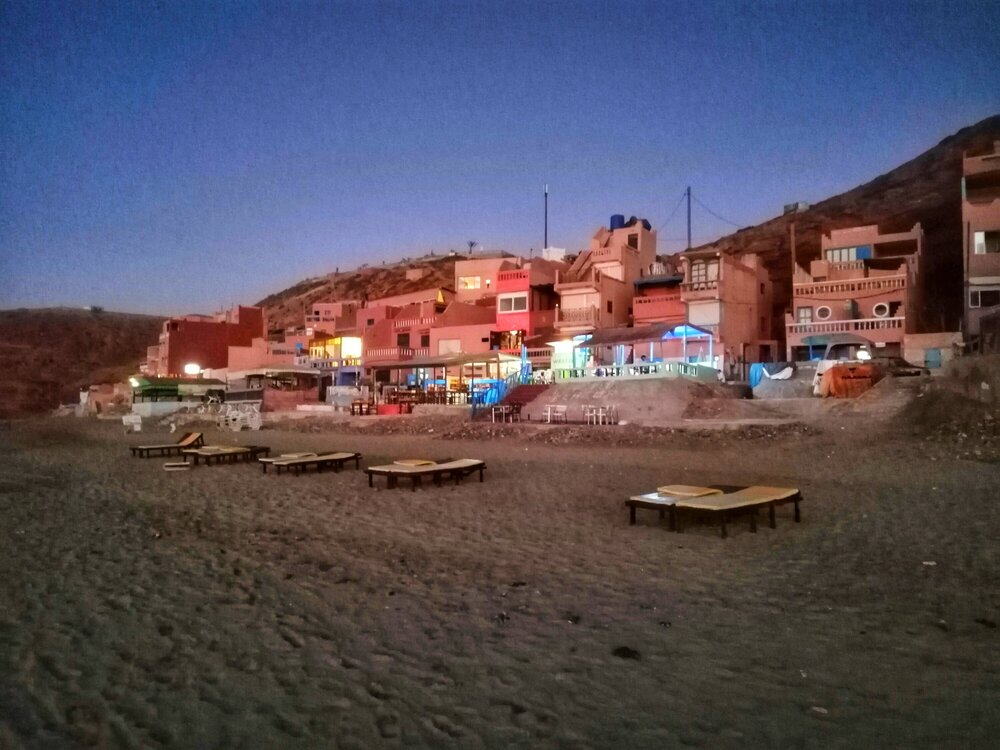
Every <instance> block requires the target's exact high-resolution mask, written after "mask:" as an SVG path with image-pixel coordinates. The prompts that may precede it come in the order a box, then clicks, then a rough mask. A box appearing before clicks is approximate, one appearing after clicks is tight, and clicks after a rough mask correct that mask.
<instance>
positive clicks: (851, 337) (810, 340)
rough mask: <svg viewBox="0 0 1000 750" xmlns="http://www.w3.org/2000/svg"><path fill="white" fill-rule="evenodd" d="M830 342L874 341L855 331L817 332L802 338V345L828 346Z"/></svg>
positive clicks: (868, 343) (861, 342)
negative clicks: (856, 333)
mask: <svg viewBox="0 0 1000 750" xmlns="http://www.w3.org/2000/svg"><path fill="white" fill-rule="evenodd" d="M828 344H866V345H868V346H871V344H872V342H871V341H869V340H868V339H866V338H864V337H863V336H856V335H855V334H853V333H817V334H814V335H812V336H806V337H805V338H804V339H802V343H801V344H800V346H827V345H828Z"/></svg>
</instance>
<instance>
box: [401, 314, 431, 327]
mask: <svg viewBox="0 0 1000 750" xmlns="http://www.w3.org/2000/svg"><path fill="white" fill-rule="evenodd" d="M436 320H437V316H434V315H428V316H425V317H423V318H406V319H405V320H394V321H393V322H392V327H393V328H412V327H413V326H433V325H434V323H435V321H436Z"/></svg>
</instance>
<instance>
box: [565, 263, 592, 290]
mask: <svg viewBox="0 0 1000 750" xmlns="http://www.w3.org/2000/svg"><path fill="white" fill-rule="evenodd" d="M600 281H601V272H600V271H598V270H597V269H596V268H591V267H588V268H587V270H586V271H583V272H581V273H570V272H569V271H556V283H555V287H556V291H559V290H560V289H566V288H567V287H571V286H575V287H593V288H594V289H597V288H598V284H599V283H600Z"/></svg>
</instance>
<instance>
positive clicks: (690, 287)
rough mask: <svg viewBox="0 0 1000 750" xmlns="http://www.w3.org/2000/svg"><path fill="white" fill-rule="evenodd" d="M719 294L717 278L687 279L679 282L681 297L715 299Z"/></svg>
mask: <svg viewBox="0 0 1000 750" xmlns="http://www.w3.org/2000/svg"><path fill="white" fill-rule="evenodd" d="M718 296H719V280H718V279H706V280H704V281H687V282H684V283H683V284H681V298H682V299H685V300H690V299H715V298H716V297H718Z"/></svg>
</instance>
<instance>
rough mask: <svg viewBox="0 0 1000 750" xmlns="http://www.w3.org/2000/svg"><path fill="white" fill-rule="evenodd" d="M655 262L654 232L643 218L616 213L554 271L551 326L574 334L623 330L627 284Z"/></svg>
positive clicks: (627, 316) (628, 316)
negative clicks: (555, 304)
mask: <svg viewBox="0 0 1000 750" xmlns="http://www.w3.org/2000/svg"><path fill="white" fill-rule="evenodd" d="M655 261H656V232H655V231H653V230H652V228H651V227H650V225H649V222H648V221H646V220H645V219H637V218H636V217H634V216H633V217H632V218H631V219H629V221H627V222H626V221H625V219H624V217H623V216H622V215H621V214H615V215H614V216H612V217H611V222H610V226H609V227H601V228H600V229H598V230H597V232H596V233H595V234H594V237H593V239H591V241H590V247H589V248H588V249H587V250H584V251H583V252H581V253H580V254H579V255H578V256H577V258H576V260H575V261H574V262H573V264H572V265H571V266H570V268H569V269H568V270H566V271H557V273H556V278H555V284H554V289H555V292H556V294H558V295H559V307H558V309H557V311H556V316H555V328H556V330H557V331H558V332H559V334H560V335H562V336H564V337H565V336H576V335H580V334H584V333H589V332H591V331H594V330H595V329H598V328H610V327H614V326H624V325H627V324H628V323H629V322H630V319H631V316H632V298H633V294H634V288H633V283H634V282H635V281H636V280H637V279H639V278H641V277H642V276H644V275H645V274H647V273H648V272H649V270H650V269H651V268H652V266H653V263H654V262H655Z"/></svg>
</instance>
